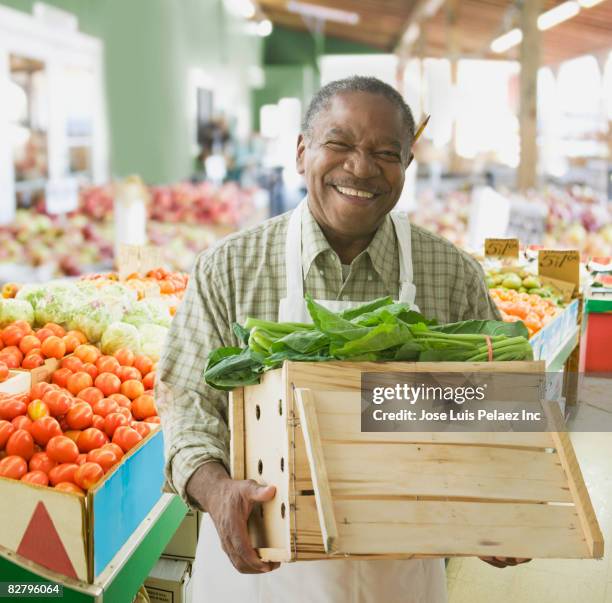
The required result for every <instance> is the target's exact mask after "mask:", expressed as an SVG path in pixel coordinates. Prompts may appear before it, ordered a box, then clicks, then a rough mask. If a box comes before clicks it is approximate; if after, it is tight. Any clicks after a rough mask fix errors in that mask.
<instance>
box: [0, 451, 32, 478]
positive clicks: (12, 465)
mask: <svg viewBox="0 0 612 603" xmlns="http://www.w3.org/2000/svg"><path fill="white" fill-rule="evenodd" d="M27 472H28V464H27V463H26V462H25V460H24V459H22V458H21V457H20V456H5V457H4V458H3V459H2V460H0V477H9V478H10V479H21V478H22V477H23V476H24V475H25V474H26V473H27Z"/></svg>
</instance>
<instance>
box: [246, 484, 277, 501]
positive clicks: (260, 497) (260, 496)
mask: <svg viewBox="0 0 612 603" xmlns="http://www.w3.org/2000/svg"><path fill="white" fill-rule="evenodd" d="M275 496H276V487H275V486H260V485H259V484H254V485H253V487H252V488H251V500H254V501H255V502H267V501H269V500H272V499H273V498H274V497H275Z"/></svg>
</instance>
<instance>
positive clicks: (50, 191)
mask: <svg viewBox="0 0 612 603" xmlns="http://www.w3.org/2000/svg"><path fill="white" fill-rule="evenodd" d="M78 206H79V185H78V183H77V181H76V179H75V178H54V179H53V180H48V181H47V183H46V184H45V207H46V210H47V212H48V213H50V214H66V213H68V212H71V211H75V210H76V209H77V208H78Z"/></svg>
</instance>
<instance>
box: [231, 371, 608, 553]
mask: <svg viewBox="0 0 612 603" xmlns="http://www.w3.org/2000/svg"><path fill="white" fill-rule="evenodd" d="M543 371H544V362H541V361H540V362H483V363H467V362H437V363H429V362H419V363H409V362H401V363H400V362H388V363H375V362H363V363H358V362H353V363H351V362H318V363H310V362H285V364H284V365H283V367H282V368H280V369H277V370H274V371H270V372H267V373H264V374H263V375H262V379H261V382H260V383H259V384H257V385H250V386H247V387H243V388H236V389H234V390H233V391H232V393H231V395H230V429H231V469H232V477H234V478H235V479H254V480H256V481H258V482H259V483H264V484H273V485H275V486H276V496H275V497H274V499H273V500H271V501H269V502H266V503H263V504H262V505H260V506H259V507H258V508H257V509H256V510H255V512H254V513H252V514H251V518H250V520H249V531H250V535H251V540H252V542H253V546H254V547H255V548H256V549H257V550H258V552H259V554H260V556H261V557H262V558H263V559H265V560H270V561H284V562H286V561H296V560H297V561H299V560H309V559H333V558H336V559H337V558H339V557H340V558H342V557H351V556H356V557H358V558H359V559H364V558H373V559H377V558H396V559H399V558H413V557H431V556H434V557H436V556H437V557H450V556H458V555H466V556H503V557H527V558H538V557H539V558H596V557H601V556H602V555H603V538H602V535H601V531H600V529H599V525H598V523H597V519H596V517H595V513H594V511H593V507H592V505H591V501H590V499H589V495H588V492H587V491H586V487H585V484H584V481H583V478H582V475H581V473H580V469H579V467H578V463H577V460H576V456H575V454H574V451H573V448H572V445H571V442H570V440H569V436H568V434H567V433H566V432H565V431H564V425H563V419H562V417H561V415H560V411H559V408H558V405H557V404H556V403H550V402H546V401H543V402H541V405H542V410H543V412H544V413H545V415H546V416H547V417H548V419H549V421H550V423H551V424H552V427H553V431H550V432H542V431H506V432H501V431H498V432H496V431H488V432H484V431H473V432H468V431H444V430H440V431H436V432H431V431H422V432H416V431H414V432H411V431H407V432H403V431H386V432H378V431H376V432H370V431H364V432H362V431H361V417H362V407H361V377H362V373H377V372H378V373H394V374H400V373H404V374H410V375H414V374H417V373H437V374H439V373H464V374H465V373H476V372H483V373H488V374H491V373H499V374H503V373H506V374H508V375H507V376H506V377H505V379H508V378H509V379H514V380H515V381H516V379H515V375H516V374H518V373H521V374H531V375H532V376H536V377H537V376H538V375H542V376H543ZM504 391H508V390H507V389H505V390H504ZM536 391H537V390H536ZM512 395H517V394H516V389H512V391H511V392H510V399H512V398H511V396H512ZM517 400H518V398H517ZM537 400H538V402H540V400H541V398H540V396H539V395H538V397H537Z"/></svg>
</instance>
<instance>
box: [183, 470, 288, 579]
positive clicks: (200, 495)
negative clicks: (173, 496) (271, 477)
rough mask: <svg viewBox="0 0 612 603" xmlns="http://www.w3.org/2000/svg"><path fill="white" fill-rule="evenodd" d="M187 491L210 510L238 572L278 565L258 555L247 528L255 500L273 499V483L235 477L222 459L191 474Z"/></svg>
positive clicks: (255, 570) (265, 568)
mask: <svg viewBox="0 0 612 603" xmlns="http://www.w3.org/2000/svg"><path fill="white" fill-rule="evenodd" d="M187 494H188V495H189V496H190V497H191V498H192V499H193V500H195V501H196V502H197V503H198V504H199V505H200V506H201V507H202V509H204V510H205V511H207V512H208V513H209V514H210V516H211V518H212V520H213V522H214V524H215V527H216V528H217V533H218V534H219V538H220V540H221V545H222V546H223V550H224V551H225V553H226V554H227V556H228V557H229V558H230V561H231V562H232V564H233V565H234V567H235V568H236V569H237V570H238V571H239V572H241V573H243V574H259V573H265V572H269V571H271V570H274V569H276V568H278V567H279V565H280V564H279V563H266V562H264V561H262V560H261V559H260V558H259V557H258V556H257V553H256V552H255V549H254V548H253V547H252V546H251V541H250V539H249V533H248V530H247V520H248V518H249V515H250V514H251V510H252V509H253V506H254V504H255V503H257V502H266V501H269V500H272V499H273V498H274V496H275V494H276V488H275V487H274V486H260V485H259V484H258V483H257V482H255V481H253V480H233V479H231V478H230V476H229V475H228V474H227V471H225V468H224V467H223V465H221V464H220V463H206V464H205V465H202V466H201V467H200V468H199V469H198V470H197V471H196V472H195V473H194V474H193V475H192V476H191V478H190V480H189V483H188V484H187Z"/></svg>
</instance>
